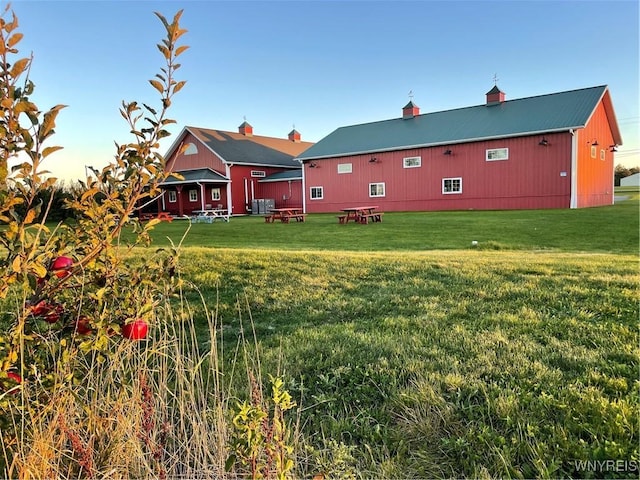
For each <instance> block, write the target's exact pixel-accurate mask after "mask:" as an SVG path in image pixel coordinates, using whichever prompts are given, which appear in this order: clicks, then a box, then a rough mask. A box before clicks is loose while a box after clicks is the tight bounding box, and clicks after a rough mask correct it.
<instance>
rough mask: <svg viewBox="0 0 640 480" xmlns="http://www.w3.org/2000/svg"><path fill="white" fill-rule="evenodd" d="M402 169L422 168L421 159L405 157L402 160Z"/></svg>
mask: <svg viewBox="0 0 640 480" xmlns="http://www.w3.org/2000/svg"><path fill="white" fill-rule="evenodd" d="M402 166H403V168H418V167H420V166H422V157H405V158H403V159H402Z"/></svg>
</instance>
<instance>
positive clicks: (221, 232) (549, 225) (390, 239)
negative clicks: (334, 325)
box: [153, 196, 639, 253]
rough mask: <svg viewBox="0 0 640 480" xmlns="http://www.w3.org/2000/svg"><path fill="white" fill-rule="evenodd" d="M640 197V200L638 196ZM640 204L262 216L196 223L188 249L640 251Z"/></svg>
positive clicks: (178, 230)
mask: <svg viewBox="0 0 640 480" xmlns="http://www.w3.org/2000/svg"><path fill="white" fill-rule="evenodd" d="M636 198H637V196H636ZM638 219H639V216H638V202H637V200H627V201H625V202H621V203H620V204H617V205H614V206H609V207H598V208H590V209H579V210H518V211H465V212H407V213H395V212H387V213H385V215H384V219H383V222H382V223H375V224H369V225H359V224H354V223H349V224H347V225H339V224H338V221H337V218H336V215H334V214H311V215H308V216H307V221H306V222H304V223H296V222H294V223H290V224H283V223H273V224H267V223H265V222H264V219H263V218H262V217H261V216H246V217H234V218H232V219H231V221H230V222H229V223H224V222H216V223H213V224H204V223H200V224H193V225H192V226H191V230H190V231H189V234H188V236H187V237H186V239H185V242H184V245H185V246H202V247H225V248H255V249H278V250H289V251H298V250H327V251H336V250H337V251H425V250H434V249H437V250H458V249H469V248H471V242H472V241H474V240H475V241H477V242H478V247H477V248H480V249H488V250H523V251H538V250H545V251H563V252H610V253H637V252H638V231H639V224H638ZM187 228H188V222H187V221H186V220H175V221H173V222H172V223H166V222H163V223H161V224H159V225H158V226H157V227H156V229H155V232H154V234H153V237H154V241H155V244H156V245H166V244H168V240H167V239H168V238H170V239H172V240H173V241H174V242H179V241H180V238H181V237H182V235H183V234H184V233H185V231H186V230H187Z"/></svg>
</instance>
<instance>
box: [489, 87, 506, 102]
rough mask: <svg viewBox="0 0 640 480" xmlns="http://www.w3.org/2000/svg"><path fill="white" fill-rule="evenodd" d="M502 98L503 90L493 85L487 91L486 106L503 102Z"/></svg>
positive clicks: (503, 97)
mask: <svg viewBox="0 0 640 480" xmlns="http://www.w3.org/2000/svg"><path fill="white" fill-rule="evenodd" d="M504 99H505V95H504V92H503V91H501V90H500V89H499V88H498V85H494V86H493V88H492V89H491V90H489V91H488V92H487V107H489V106H491V105H499V104H501V103H502V102H504Z"/></svg>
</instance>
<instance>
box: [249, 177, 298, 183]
mask: <svg viewBox="0 0 640 480" xmlns="http://www.w3.org/2000/svg"><path fill="white" fill-rule="evenodd" d="M292 180H302V177H291V178H275V179H266V178H265V179H262V180H258V183H275V182H290V181H292Z"/></svg>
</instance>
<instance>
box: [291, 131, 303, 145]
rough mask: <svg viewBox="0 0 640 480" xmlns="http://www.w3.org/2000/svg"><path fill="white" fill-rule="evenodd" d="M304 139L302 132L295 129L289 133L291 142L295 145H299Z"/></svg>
mask: <svg viewBox="0 0 640 480" xmlns="http://www.w3.org/2000/svg"><path fill="white" fill-rule="evenodd" d="M301 139H302V137H301V136H300V132H299V131H297V130H296V129H295V128H294V129H293V130H291V131H290V132H289V140H290V141H292V142H294V143H299V142H300V141H301Z"/></svg>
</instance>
